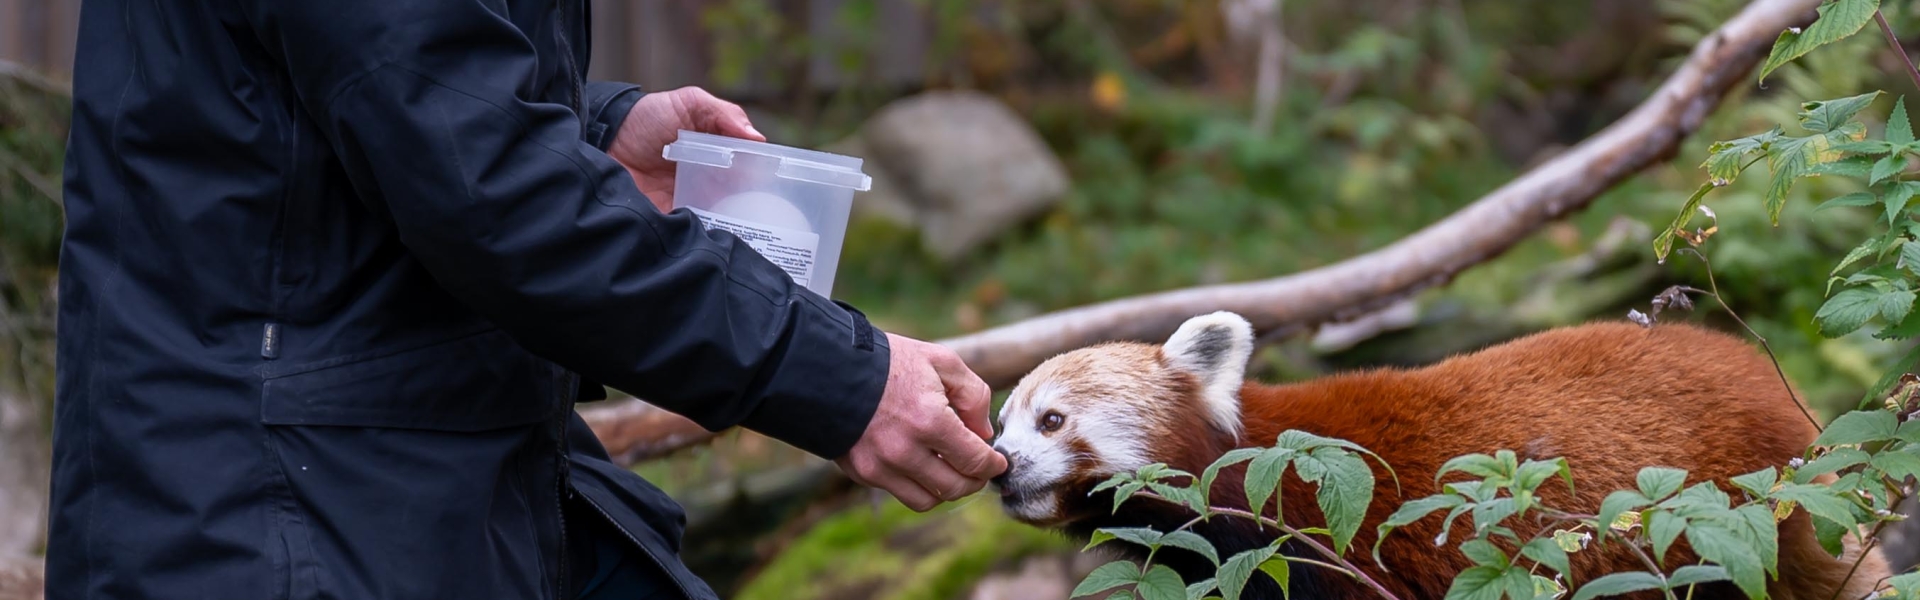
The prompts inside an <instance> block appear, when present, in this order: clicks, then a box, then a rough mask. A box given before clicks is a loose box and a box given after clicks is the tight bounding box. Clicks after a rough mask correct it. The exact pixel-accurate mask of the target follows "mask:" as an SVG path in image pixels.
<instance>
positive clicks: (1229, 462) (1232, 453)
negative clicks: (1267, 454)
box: [1200, 448, 1265, 497]
mask: <svg viewBox="0 0 1920 600" xmlns="http://www.w3.org/2000/svg"><path fill="white" fill-rule="evenodd" d="M1263 451H1265V449H1264V448H1235V449H1233V450H1228V451H1227V453H1226V454H1222V455H1220V458H1218V459H1215V460H1214V461H1213V464H1211V465H1207V470H1205V471H1201V472H1200V493H1201V494H1203V496H1202V497H1205V496H1204V494H1207V493H1208V490H1211V489H1213V479H1214V478H1215V477H1219V476H1220V470H1221V469H1224V468H1227V467H1230V466H1233V465H1237V464H1240V463H1243V462H1247V461H1249V460H1253V457H1255V456H1259V455H1260V453H1261V452H1263Z"/></svg>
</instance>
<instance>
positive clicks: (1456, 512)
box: [1433, 504, 1475, 546]
mask: <svg viewBox="0 0 1920 600" xmlns="http://www.w3.org/2000/svg"><path fill="white" fill-rule="evenodd" d="M1474 506H1475V505H1473V504H1462V505H1460V506H1456V507H1453V510H1450V511H1447V518H1445V519H1441V520H1440V535H1439V536H1438V537H1435V538H1434V539H1433V545H1435V546H1445V545H1447V536H1448V535H1449V534H1451V533H1452V532H1453V521H1454V520H1455V519H1458V518H1460V515H1463V514H1466V513H1467V511H1470V510H1473V508H1474Z"/></svg>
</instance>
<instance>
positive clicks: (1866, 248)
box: [1827, 238, 1880, 275]
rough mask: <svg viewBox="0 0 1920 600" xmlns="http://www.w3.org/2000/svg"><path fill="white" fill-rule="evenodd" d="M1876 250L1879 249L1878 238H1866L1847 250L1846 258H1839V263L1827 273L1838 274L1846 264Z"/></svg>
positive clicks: (1869, 254)
mask: <svg viewBox="0 0 1920 600" xmlns="http://www.w3.org/2000/svg"><path fill="white" fill-rule="evenodd" d="M1878 251H1880V238H1867V241H1864V242H1861V243H1860V245H1858V246H1854V247H1853V249H1852V250H1849V251H1847V256H1846V258H1842V259H1840V264H1838V265H1834V267H1833V271H1831V272H1828V273H1827V274H1828V275H1839V274H1840V271H1842V270H1845V269H1846V268H1847V266H1848V265H1851V264H1853V263H1854V261H1858V260H1860V259H1862V258H1866V257H1868V256H1872V255H1873V253H1875V252H1878Z"/></svg>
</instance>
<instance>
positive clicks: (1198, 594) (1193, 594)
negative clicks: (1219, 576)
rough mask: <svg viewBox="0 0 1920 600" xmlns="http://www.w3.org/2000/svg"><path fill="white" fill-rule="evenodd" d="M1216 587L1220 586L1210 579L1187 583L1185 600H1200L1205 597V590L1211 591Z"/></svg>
mask: <svg viewBox="0 0 1920 600" xmlns="http://www.w3.org/2000/svg"><path fill="white" fill-rule="evenodd" d="M1218 587H1220V585H1219V584H1218V583H1216V582H1215V580H1212V579H1208V580H1206V581H1201V582H1198V583H1195V584H1193V585H1189V586H1187V600H1201V599H1202V598H1206V597H1207V592H1211V591H1213V590H1214V589H1215V588H1218Z"/></svg>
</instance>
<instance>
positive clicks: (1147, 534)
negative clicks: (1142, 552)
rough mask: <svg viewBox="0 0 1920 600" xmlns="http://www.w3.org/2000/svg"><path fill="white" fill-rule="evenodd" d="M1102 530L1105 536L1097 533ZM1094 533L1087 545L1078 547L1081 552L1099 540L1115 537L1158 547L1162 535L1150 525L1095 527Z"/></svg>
mask: <svg viewBox="0 0 1920 600" xmlns="http://www.w3.org/2000/svg"><path fill="white" fill-rule="evenodd" d="M1102 532H1104V533H1106V535H1105V536H1101V535H1099V534H1100V533H1102ZM1094 534H1095V535H1094V536H1093V537H1092V538H1090V539H1089V540H1088V541H1087V547H1085V548H1081V549H1080V551H1081V552H1085V551H1087V550H1090V549H1092V548H1093V547H1094V546H1095V545H1097V544H1099V543H1100V542H1104V541H1107V540H1116V539H1117V540H1120V541H1124V542H1130V543H1133V544H1137V545H1141V546H1146V547H1147V548H1148V549H1150V550H1151V549H1158V548H1159V547H1160V543H1161V542H1160V538H1161V537H1163V536H1161V535H1160V532H1158V531H1154V530H1153V528H1151V527H1114V528H1108V529H1097V530H1094Z"/></svg>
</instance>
